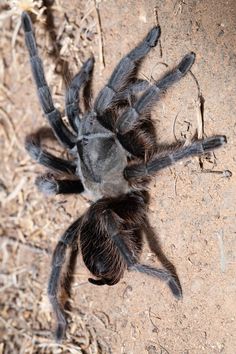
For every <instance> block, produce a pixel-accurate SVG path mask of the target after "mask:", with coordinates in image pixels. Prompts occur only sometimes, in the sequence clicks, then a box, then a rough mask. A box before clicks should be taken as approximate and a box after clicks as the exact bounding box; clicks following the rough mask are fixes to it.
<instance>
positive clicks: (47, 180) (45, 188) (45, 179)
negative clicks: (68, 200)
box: [35, 173, 58, 195]
mask: <svg viewBox="0 0 236 354" xmlns="http://www.w3.org/2000/svg"><path fill="white" fill-rule="evenodd" d="M35 184H36V186H37V187H38V189H39V191H40V192H42V193H43V194H45V195H53V194H57V193H58V183H57V181H56V180H55V179H54V176H53V175H52V174H51V173H48V174H46V175H42V176H39V177H37V178H36V180H35Z"/></svg>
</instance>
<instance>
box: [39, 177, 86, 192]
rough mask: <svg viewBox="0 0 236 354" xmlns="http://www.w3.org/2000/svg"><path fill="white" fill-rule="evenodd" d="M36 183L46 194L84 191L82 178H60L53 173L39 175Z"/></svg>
mask: <svg viewBox="0 0 236 354" xmlns="http://www.w3.org/2000/svg"><path fill="white" fill-rule="evenodd" d="M35 184H36V186H37V187H38V189H39V190H40V192H42V193H44V194H46V195H52V194H80V193H83V192H84V187H83V184H82V182H81V181H80V180H69V179H63V180H58V179H56V178H54V176H53V175H52V174H46V175H42V176H39V177H37V178H36V181H35Z"/></svg>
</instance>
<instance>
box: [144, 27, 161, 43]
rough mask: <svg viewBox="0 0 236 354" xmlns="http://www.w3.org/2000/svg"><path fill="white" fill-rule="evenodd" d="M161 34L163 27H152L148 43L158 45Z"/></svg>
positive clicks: (147, 39)
mask: <svg viewBox="0 0 236 354" xmlns="http://www.w3.org/2000/svg"><path fill="white" fill-rule="evenodd" d="M160 35H161V27H160V26H156V27H153V28H152V29H151V31H150V32H149V33H148V35H147V38H146V42H147V43H148V45H149V47H155V46H156V45H157V41H158V39H159V37H160Z"/></svg>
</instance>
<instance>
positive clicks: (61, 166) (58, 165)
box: [25, 133, 76, 175]
mask: <svg viewBox="0 0 236 354" xmlns="http://www.w3.org/2000/svg"><path fill="white" fill-rule="evenodd" d="M25 148H26V150H27V151H28V153H29V154H30V156H31V157H32V159H33V160H35V161H36V162H38V163H39V164H41V165H43V166H45V167H48V168H50V169H52V170H54V171H57V172H65V173H68V174H73V175H75V174H76V164H75V163H74V162H73V161H69V160H64V159H61V158H59V157H56V156H54V155H52V154H51V153H49V152H48V151H46V150H45V149H42V147H41V146H40V136H39V134H37V133H36V134H31V135H28V136H27V137H26V140H25Z"/></svg>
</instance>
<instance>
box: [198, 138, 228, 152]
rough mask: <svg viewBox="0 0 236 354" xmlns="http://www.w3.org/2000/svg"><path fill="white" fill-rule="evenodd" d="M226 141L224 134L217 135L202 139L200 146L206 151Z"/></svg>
mask: <svg viewBox="0 0 236 354" xmlns="http://www.w3.org/2000/svg"><path fill="white" fill-rule="evenodd" d="M226 143H227V139H226V136H225V135H218V136H213V137H211V138H207V139H204V140H203V142H202V147H203V150H204V152H208V151H211V150H213V149H217V148H219V147H221V146H222V145H224V144H226Z"/></svg>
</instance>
